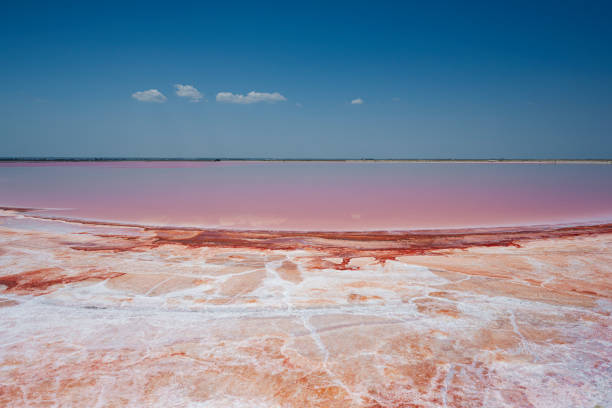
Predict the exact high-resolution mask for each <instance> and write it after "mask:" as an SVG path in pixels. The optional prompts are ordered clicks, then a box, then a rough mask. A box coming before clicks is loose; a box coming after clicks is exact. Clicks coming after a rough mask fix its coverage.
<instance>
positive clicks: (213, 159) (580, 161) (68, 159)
mask: <svg viewBox="0 0 612 408" xmlns="http://www.w3.org/2000/svg"><path fill="white" fill-rule="evenodd" d="M121 161H136V162H156V161H169V162H172V161H177V162H178V161H180V162H188V161H193V162H236V161H244V162H346V163H355V162H357V163H362V162H374V163H536V164H612V158H611V159H562V158H559V159H520V158H518V159H501V158H497V159H452V158H447V159H435V158H433V159H397V158H396V159H394V158H388V159H374V158H361V159H347V158H336V159H316V158H315V159H298V158H256V157H248V158H244V157H223V158H216V157H0V162H121Z"/></svg>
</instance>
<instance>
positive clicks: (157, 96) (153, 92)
mask: <svg viewBox="0 0 612 408" xmlns="http://www.w3.org/2000/svg"><path fill="white" fill-rule="evenodd" d="M132 98H134V99H136V100H138V101H140V102H155V103H163V102H166V96H165V95H164V94H163V93H161V92H159V91H158V90H157V89H149V90H148V91H138V92H134V93H133V94H132Z"/></svg>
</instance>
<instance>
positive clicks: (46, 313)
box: [0, 210, 612, 407]
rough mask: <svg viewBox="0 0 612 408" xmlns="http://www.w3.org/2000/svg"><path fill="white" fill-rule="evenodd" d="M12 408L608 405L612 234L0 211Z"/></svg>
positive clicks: (6, 385)
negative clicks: (126, 219)
mask: <svg viewBox="0 0 612 408" xmlns="http://www.w3.org/2000/svg"><path fill="white" fill-rule="evenodd" d="M0 220H1V221H0V225H1V226H0V338H1V340H0V384H1V385H0V405H2V406H7V407H23V406H34V407H43V406H91V407H96V406H98V407H113V406H134V407H136V406H160V407H168V406H193V407H227V406H245V407H257V406H262V407H289V406H291V407H293V406H295V407H298V406H300V407H400V406H401V407H407V406H411V407H481V406H486V407H517V406H521V407H594V406H596V405H598V404H599V406H602V407H603V406H609V405H610V404H612V392H611V391H610V387H609V384H610V379H611V378H612V366H611V359H612V342H611V341H610V339H612V329H611V327H612V318H611V317H610V313H611V312H612V282H611V280H610V276H611V273H612V250H611V248H612V226H611V225H594V226H586V227H565V228H561V227H547V228H544V227H541V228H527V229H521V228H512V229H494V230H482V229H481V230H461V231H451V232H448V231H447V232H444V231H439V232H435V233H434V232H427V233H425V232H420V233H404V234H400V233H392V234H391V233H384V232H379V233H376V232H368V233H332V232H327V233H315V232H305V233H298V232H294V233H290V232H267V231H250V232H249V231H223V230H215V231H206V230H197V229H162V228H159V229H155V228H150V227H136V226H133V227H126V226H118V225H112V224H105V225H103V224H96V223H67V222H64V221H57V220H55V221H54V220H44V219H40V218H38V217H35V216H34V217H29V216H28V213H27V212H18V211H10V210H4V211H3V212H2V217H1V218H0Z"/></svg>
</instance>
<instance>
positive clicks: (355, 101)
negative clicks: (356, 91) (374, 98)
mask: <svg viewBox="0 0 612 408" xmlns="http://www.w3.org/2000/svg"><path fill="white" fill-rule="evenodd" d="M362 103H363V99H361V98H357V99H353V100H352V101H351V105H361V104H362Z"/></svg>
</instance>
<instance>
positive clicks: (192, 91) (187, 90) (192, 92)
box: [174, 84, 204, 102]
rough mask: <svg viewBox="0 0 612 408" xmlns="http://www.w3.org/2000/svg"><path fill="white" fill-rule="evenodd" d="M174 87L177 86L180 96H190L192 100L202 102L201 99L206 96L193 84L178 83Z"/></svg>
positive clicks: (177, 92)
mask: <svg viewBox="0 0 612 408" xmlns="http://www.w3.org/2000/svg"><path fill="white" fill-rule="evenodd" d="M174 87H175V88H176V94H177V95H178V96H180V97H182V98H189V101H190V102H200V99H202V98H203V97H204V95H202V94H201V93H200V91H198V90H197V89H196V87H194V86H193V85H181V84H176V85H174Z"/></svg>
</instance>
